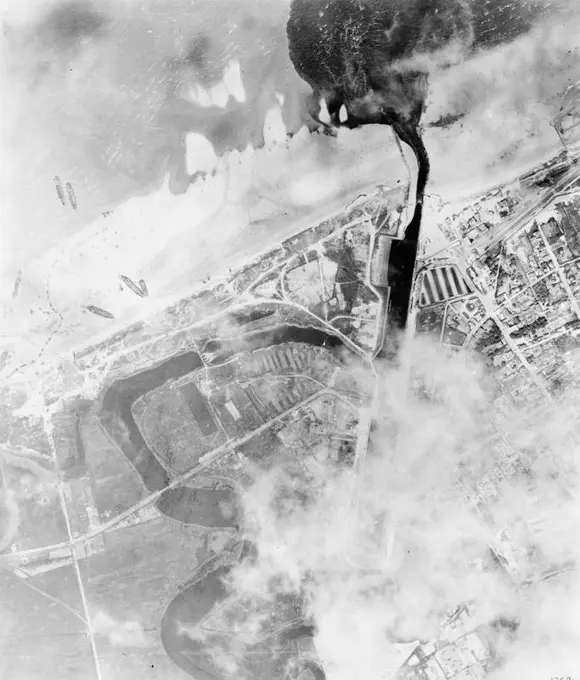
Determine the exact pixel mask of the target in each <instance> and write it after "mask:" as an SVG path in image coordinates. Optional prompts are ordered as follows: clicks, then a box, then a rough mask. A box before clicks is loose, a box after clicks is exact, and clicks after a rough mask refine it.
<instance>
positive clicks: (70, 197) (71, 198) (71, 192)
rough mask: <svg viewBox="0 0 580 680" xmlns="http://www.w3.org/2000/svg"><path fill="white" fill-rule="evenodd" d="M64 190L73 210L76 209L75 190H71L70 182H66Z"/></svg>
mask: <svg viewBox="0 0 580 680" xmlns="http://www.w3.org/2000/svg"><path fill="white" fill-rule="evenodd" d="M66 192H67V194H68V200H69V202H70V204H71V205H72V207H73V210H76V209H77V197H76V196H75V192H74V190H73V187H72V184H71V183H70V182H67V183H66Z"/></svg>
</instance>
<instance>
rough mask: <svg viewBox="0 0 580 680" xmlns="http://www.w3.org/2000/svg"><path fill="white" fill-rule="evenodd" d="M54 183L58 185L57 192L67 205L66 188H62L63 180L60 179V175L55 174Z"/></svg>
mask: <svg viewBox="0 0 580 680" xmlns="http://www.w3.org/2000/svg"><path fill="white" fill-rule="evenodd" d="M54 185H55V187H56V194H57V196H58V197H59V199H60V202H61V203H62V204H63V205H66V196H65V194H64V189H63V188H62V182H61V181H60V177H58V176H57V175H55V176H54Z"/></svg>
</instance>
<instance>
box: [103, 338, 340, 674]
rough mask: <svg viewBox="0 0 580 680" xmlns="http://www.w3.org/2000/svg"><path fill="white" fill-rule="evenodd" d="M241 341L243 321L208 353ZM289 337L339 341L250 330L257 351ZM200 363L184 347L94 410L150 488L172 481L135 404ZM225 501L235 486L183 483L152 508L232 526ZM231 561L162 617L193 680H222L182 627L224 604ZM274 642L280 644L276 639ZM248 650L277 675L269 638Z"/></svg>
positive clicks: (168, 644)
mask: <svg viewBox="0 0 580 680" xmlns="http://www.w3.org/2000/svg"><path fill="white" fill-rule="evenodd" d="M243 341H244V338H243V326H242V328H241V333H240V336H239V337H238V338H236V339H234V340H230V341H227V342H214V343H212V344H211V351H212V353H214V356H215V357H216V358H217V360H219V361H222V360H226V359H227V358H228V357H229V356H231V355H233V354H235V353H236V352H237V351H239V350H240V349H241V348H243V347H244V344H243ZM286 342H300V343H307V344H311V345H314V346H318V347H320V346H324V347H327V348H328V349H329V351H331V352H335V351H336V350H337V349H338V348H340V346H341V344H342V343H341V341H340V339H339V338H337V337H335V336H332V335H329V334H328V333H325V332H324V331H321V330H319V329H315V328H311V327H299V326H283V325H281V326H279V327H277V328H276V329H275V330H274V331H272V330H268V331H264V332H259V333H252V335H251V343H252V347H253V348H254V349H258V348H261V347H271V346H272V345H274V344H282V343H286ZM246 347H247V345H246ZM202 367H203V362H202V359H201V357H200V356H199V354H198V353H196V352H192V351H190V352H185V353H183V354H179V355H176V356H173V357H170V358H169V359H167V360H165V361H163V362H160V363H159V364H158V365H156V366H153V367H151V368H148V369H146V370H143V371H140V372H139V373H135V374H134V375H131V376H128V377H125V378H120V379H119V380H116V381H115V382H113V383H112V384H111V385H110V386H109V387H108V388H107V390H106V392H105V393H104V395H103V398H102V402H101V409H100V414H99V417H100V421H101V424H102V426H103V427H104V429H105V430H106V431H107V432H108V434H109V435H110V437H111V438H112V439H113V440H114V441H115V442H116V444H117V446H118V447H119V449H120V450H121V452H122V453H123V455H124V456H125V457H126V458H127V460H128V461H129V462H130V463H131V465H132V466H133V467H134V468H135V470H136V471H137V473H138V474H139V477H140V478H141V480H142V482H143V484H144V486H145V488H146V489H147V490H148V491H149V492H150V493H154V492H160V491H161V492H163V490H164V489H167V486H168V485H169V483H170V478H169V475H168V473H167V471H166V470H165V468H164V467H163V466H162V465H161V463H160V462H159V461H158V460H157V458H156V457H155V455H154V453H153V451H151V449H150V448H149V446H148V444H147V442H146V441H145V439H144V437H143V435H142V434H141V432H140V430H139V427H138V425H137V423H136V421H135V418H134V416H133V412H132V407H133V404H134V403H135V402H136V401H137V400H138V399H139V398H140V397H142V396H143V395H145V394H146V393H147V392H150V391H151V390H154V389H156V388H158V387H161V386H162V385H163V384H165V383H166V382H167V381H169V380H175V379H178V378H181V377H183V376H185V375H187V374H189V373H192V372H194V371H197V370H199V369H200V368H202ZM225 504H229V507H232V506H233V507H235V491H234V490H233V489H229V488H212V487H209V488H198V489H194V488H190V487H188V486H181V487H177V488H174V489H167V490H166V491H164V492H163V493H162V494H161V496H160V497H159V499H158V501H157V508H158V509H159V511H160V512H161V513H163V514H164V515H165V516H167V517H169V518H170V519H173V520H177V521H179V522H183V523H185V524H193V525H198V526H203V527H206V528H217V527H234V528H237V527H238V522H239V518H238V517H237V516H236V515H235V513H234V514H232V513H227V514H225V513H224V512H223V508H224V506H225ZM232 504H233V505H232ZM247 552H248V551H247V550H246V551H244V552H243V553H242V556H241V558H240V559H243V558H245V557H246V556H247ZM232 566H233V565H229V566H219V567H217V568H216V569H214V570H213V571H210V573H207V574H206V575H205V576H203V578H201V579H200V580H198V581H195V582H193V583H190V584H188V585H186V586H185V587H184V589H183V590H182V591H181V592H180V593H179V594H178V595H177V596H176V597H175V598H174V599H173V600H172V601H171V602H170V604H169V605H168V607H167V609H166V611H165V614H164V616H163V619H162V622H161V639H162V643H163V645H164V648H165V650H166V651H167V654H168V655H169V656H170V657H171V658H172V659H173V661H174V662H175V663H176V664H177V665H178V666H179V667H180V668H182V669H183V670H184V671H186V672H187V673H189V674H191V675H192V676H194V677H195V678H196V679H197V680H219V678H220V675H219V671H218V670H214V671H211V670H208V668H205V667H203V668H202V667H200V666H199V665H198V662H199V663H200V659H201V657H202V656H203V654H204V653H206V652H207V641H204V640H201V639H195V636H193V637H192V636H191V635H188V634H187V631H188V630H192V629H193V628H194V627H195V626H196V625H197V623H198V622H199V621H201V619H202V618H204V617H205V616H206V615H207V614H208V613H209V612H210V611H211V610H212V608H213V607H214V606H215V605H217V604H219V603H220V602H223V601H224V599H225V598H226V597H227V596H228V594H229V593H228V590H227V588H226V586H225V585H224V578H225V577H227V575H228V573H229V571H230V570H231V568H232ZM292 630H294V629H292ZM288 635H289V637H288V639H287V640H286V639H285V638H284V642H285V643H286V644H287V646H288V645H290V646H291V639H293V638H292V635H291V634H290V633H288V634H287V636H288ZM310 636H312V629H311V628H310V627H308V626H301V627H298V628H296V632H295V638H296V639H297V638H300V637H310ZM216 644H217V643H216ZM276 645H277V646H278V647H279V646H280V640H278V641H277V642H276ZM249 651H251V654H250V656H251V658H252V664H256V663H257V664H258V667H256V668H255V669H254V670H255V672H256V673H258V674H259V675H260V674H262V673H266V674H265V675H260V677H264V678H268V680H270V678H275V677H278V675H279V674H280V673H282V669H281V668H278V664H282V663H283V660H282V659H283V657H284V654H282V656H281V657H279V658H278V657H276V658H273V657H272V648H271V644H270V643H260V644H259V645H254V646H252V648H251V650H249ZM312 663H314V662H312ZM210 665H211V664H210ZM313 667H316V668H315V670H316V673H315V677H316V678H317V680H319V678H323V674H322V675H321V673H322V671H321V670H320V669H319V668H318V666H316V664H314V665H313ZM313 672H314V671H313Z"/></svg>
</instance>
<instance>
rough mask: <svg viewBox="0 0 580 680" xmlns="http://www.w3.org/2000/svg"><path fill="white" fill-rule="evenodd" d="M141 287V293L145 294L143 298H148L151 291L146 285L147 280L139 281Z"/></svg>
mask: <svg viewBox="0 0 580 680" xmlns="http://www.w3.org/2000/svg"><path fill="white" fill-rule="evenodd" d="M139 286H140V287H141V292H142V293H143V297H147V296H148V295H149V290H148V289H147V284H146V283H145V279H141V280H140V281H139Z"/></svg>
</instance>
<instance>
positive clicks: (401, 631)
mask: <svg viewBox="0 0 580 680" xmlns="http://www.w3.org/2000/svg"><path fill="white" fill-rule="evenodd" d="M410 366H411V371H412V374H413V376H414V380H415V382H416V383H417V381H420V382H421V383H422V384H423V385H426V386H427V387H428V391H429V394H430V395H432V396H430V397H429V398H425V397H424V396H420V393H417V392H416V391H409V392H408V393H407V394H406V396H402V395H403V394H404V392H403V390H402V389H401V388H402V385H403V383H404V382H405V381H406V377H407V375H408V374H407V372H406V371H405V373H404V374H403V373H401V372H400V370H398V369H392V368H388V367H383V368H382V370H381V371H380V378H379V379H380V384H381V394H382V397H381V399H380V402H379V404H380V405H379V406H378V407H377V412H376V413H375V417H376V418H377V424H378V427H377V429H376V430H375V432H374V434H373V436H372V439H371V449H370V451H369V453H368V455H367V461H366V464H365V467H364V470H363V472H362V477H363V491H362V493H360V494H358V495H357V497H358V499H359V500H358V503H355V504H354V505H353V498H354V497H355V493H354V483H355V479H354V476H353V474H352V473H351V472H349V471H342V472H337V471H336V470H335V469H332V468H330V467H329V468H327V469H326V470H324V471H323V472H321V473H320V474H319V475H318V476H316V475H314V476H313V478H311V479H310V481H309V483H308V484H305V485H304V486H302V487H300V486H298V487H297V483H296V480H295V479H292V482H291V484H290V483H289V481H288V478H287V477H286V476H285V475H284V474H283V473H282V472H280V471H275V472H269V473H264V474H262V475H260V476H258V477H257V480H256V483H255V485H254V486H253V487H252V488H251V489H249V490H248V492H247V494H246V495H245V497H244V513H245V523H246V532H247V538H249V539H250V540H252V541H253V542H254V543H255V544H256V546H257V548H258V552H259V556H260V557H259V560H258V561H257V562H255V563H253V564H252V563H249V562H245V563H242V566H241V567H239V568H238V570H237V572H236V573H235V574H234V578H233V584H234V587H235V588H236V589H237V590H238V592H240V593H244V594H246V595H247V594H254V595H255V594H257V593H267V592H271V593H274V592H276V591H277V590H280V589H282V590H290V591H294V592H302V591H304V590H305V591H306V594H307V595H306V597H307V602H308V607H307V609H308V613H309V615H310V618H311V620H312V622H313V623H314V625H315V626H316V630H317V632H316V637H315V646H316V648H317V652H318V654H319V655H320V657H321V658H322V660H323V662H324V665H325V669H326V672H327V676H328V678H329V680H347V679H349V678H352V677H354V676H357V677H364V678H365V680H380V679H382V678H387V677H390V675H389V672H388V671H389V669H390V670H391V671H392V670H393V669H394V668H396V667H397V664H399V665H400V664H401V663H402V661H403V660H404V658H405V656H406V655H408V654H409V653H410V651H412V649H413V644H410V643H413V642H419V641H427V640H429V639H430V638H433V637H435V636H436V635H437V634H438V632H439V629H440V626H441V624H442V622H443V620H444V619H445V618H446V616H447V615H448V614H449V613H450V612H451V611H453V610H454V609H455V607H457V606H458V605H460V604H462V603H470V604H471V610H472V612H473V614H474V625H476V624H481V625H491V624H492V623H493V621H494V620H498V619H502V620H506V621H516V622H519V627H518V628H517V631H516V632H515V633H514V634H513V635H512V636H511V637H509V636H507V635H505V634H499V637H498V639H497V640H496V641H495V645H494V646H495V650H496V653H497V654H498V655H499V656H500V658H501V659H502V666H501V668H500V669H499V670H498V671H497V672H494V674H493V675H492V677H493V678H494V679H495V678H497V679H498V680H499V679H500V678H501V680H506V679H507V678H514V677H522V678H523V677H526V678H540V677H545V673H548V677H549V675H550V673H551V674H554V673H556V674H566V673H571V672H572V671H573V669H575V668H578V667H580V666H579V662H580V656H579V654H578V650H579V649H580V620H579V619H578V615H577V611H578V610H579V606H580V597H579V596H580V591H579V585H580V581H579V579H578V576H577V572H576V571H575V570H572V571H569V572H567V573H565V574H562V575H560V576H559V577H557V578H554V579H553V580H545V581H540V582H538V583H532V584H531V585H528V586H518V585H516V584H515V582H514V581H513V580H512V578H511V577H510V576H509V575H508V572H507V571H505V570H504V568H503V567H500V566H499V565H498V563H497V561H495V560H494V558H493V557H492V550H491V548H492V547H494V548H495V549H496V550H497V535H498V534H499V531H500V530H501V529H503V528H505V527H507V526H511V525H512V524H513V522H514V521H516V520H517V519H518V518H521V519H523V520H524V521H525V522H527V523H529V525H530V526H537V525H538V522H540V524H541V522H543V524H541V527H542V528H541V529H538V530H537V532H536V534H535V536H536V539H535V540H536V541H537V545H538V546H539V549H540V551H541V552H542V554H543V555H544V558H545V560H546V561H547V563H549V564H552V565H554V569H556V568H557V566H559V565H565V564H568V565H569V564H572V563H573V562H574V561H576V560H577V559H578V557H580V555H579V554H578V553H579V546H578V541H577V530H578V521H579V519H580V507H579V504H578V499H577V496H576V495H575V492H572V491H571V487H575V486H576V487H577V481H578V454H579V452H580V451H579V449H578V444H577V443H576V442H574V443H573V444H570V440H569V437H570V432H571V430H573V427H571V424H570V422H568V424H567V427H566V433H567V434H568V447H567V450H566V451H564V449H563V447H562V446H561V445H560V443H561V440H562V439H563V437H564V432H563V430H561V429H559V432H558V436H557V437H556V438H555V440H554V438H553V436H552V434H553V427H554V426H553V423H552V421H550V419H549V418H547V417H545V418H543V419H538V418H537V417H536V419H534V420H532V422H531V423H530V415H531V414H530V413H528V412H526V411H521V410H520V411H514V412H512V413H509V414H505V413H504V414H497V413H495V411H494V407H493V396H494V394H495V395H496V396H497V394H498V393H497V391H496V390H498V389H499V388H498V386H496V385H494V381H493V379H492V378H491V377H490V375H489V373H488V372H487V371H486V370H484V368H483V367H482V366H481V364H480V363H479V362H477V361H476V360H475V359H473V358H467V359H466V358H465V357H459V356H457V355H453V356H448V355H446V354H445V353H444V352H443V350H441V349H439V348H436V347H435V346H434V345H433V344H432V343H430V342H425V341H424V340H416V341H414V344H413V347H412V349H411V353H410ZM569 398H571V397H567V398H566V403H564V404H563V407H564V409H565V408H566V405H567V404H568V403H569V402H568V401H567V400H568V399H569ZM536 416H537V414H536ZM498 421H499V422H501V426H502V429H503V427H504V426H506V425H508V423H509V424H510V427H509V428H508V429H509V441H510V442H515V444H516V446H520V447H522V448H521V449H516V450H518V451H519V453H520V454H521V452H522V451H525V459H526V460H527V461H532V462H531V463H530V468H529V469H528V468H525V469H524V471H523V472H521V473H518V474H516V475H514V476H512V477H510V478H509V479H505V480H504V481H503V482H502V483H501V494H500V496H499V499H498V500H497V501H496V503H495V504H494V505H493V506H490V507H491V512H492V514H493V517H494V522H493V524H492V525H490V524H489V523H487V522H485V521H484V520H483V519H482V516H481V515H480V514H479V513H478V511H477V510H476V509H475V507H474V505H473V499H472V497H471V499H470V498H469V497H468V494H467V493H466V490H467V487H468V485H469V480H478V481H480V482H481V480H482V479H484V478H485V477H486V476H489V475H493V473H494V470H496V469H497V468H498V467H501V466H503V465H505V461H504V460H502V458H501V455H500V454H499V453H497V451H496V450H495V449H494V448H493V447H492V446H491V442H492V441H493V439H494V436H495V435H497V433H498ZM559 425H563V423H562V422H561V421H560V422H559ZM552 440H554V441H553V445H551V442H552ZM524 445H525V446H524ZM571 447H572V448H571ZM572 461H573V462H572ZM530 479H533V482H532V483H530ZM288 486H290V487H291V488H292V491H293V493H294V494H296V492H297V491H298V492H299V493H298V494H297V495H295V496H294V499H295V500H294V502H293V503H291V502H289V500H288V497H289V496H288ZM282 489H286V494H283V495H284V498H285V501H284V502H283V503H281V502H280V495H281V493H282ZM381 517H383V519H382V520H381V521H380V522H379V524H377V523H376V521H377V520H380V518H381ZM381 527H382V528H381ZM377 529H379V530H378V531H377ZM373 534H374V536H373ZM558 612H560V613H561V616H559V615H558ZM403 643H409V644H407V645H405V644H403ZM542 672H543V673H544V676H542ZM361 673H363V675H361Z"/></svg>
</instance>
